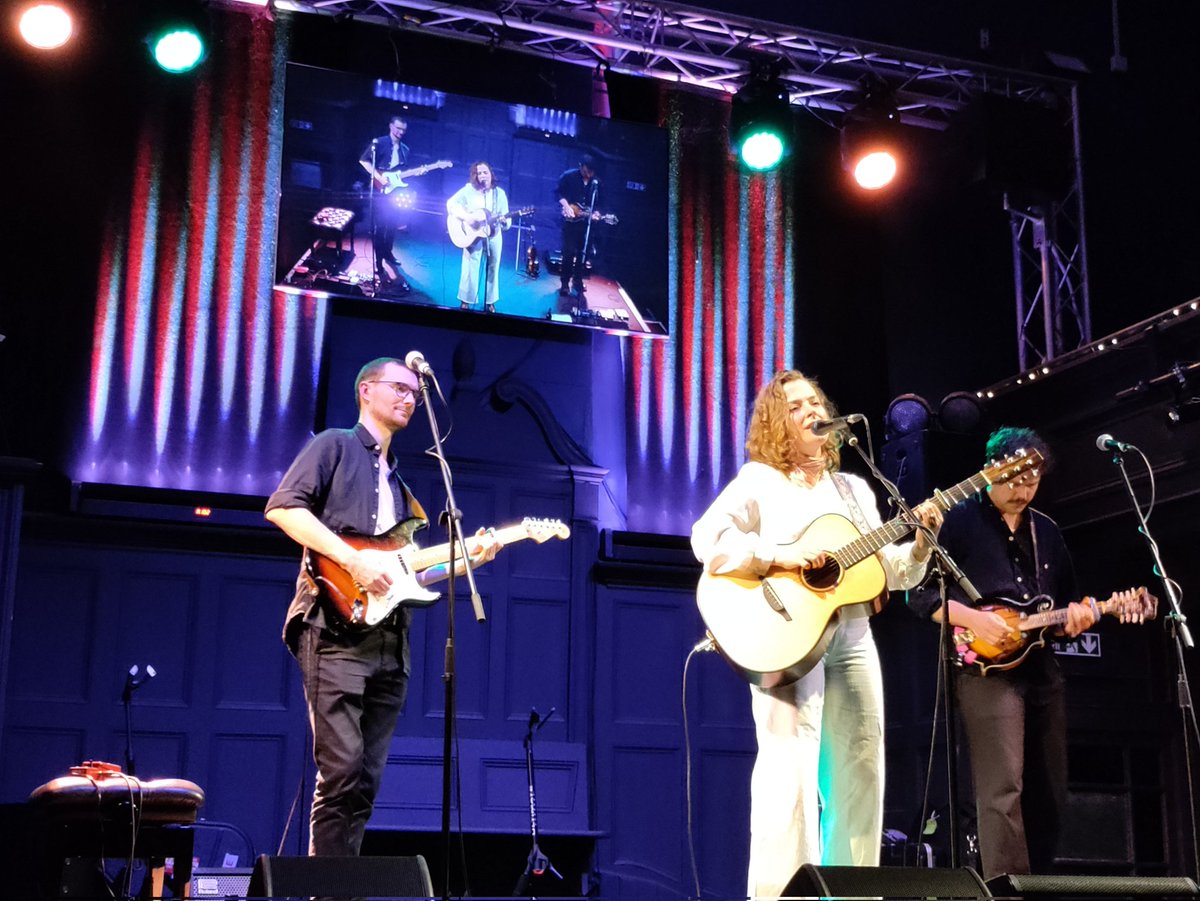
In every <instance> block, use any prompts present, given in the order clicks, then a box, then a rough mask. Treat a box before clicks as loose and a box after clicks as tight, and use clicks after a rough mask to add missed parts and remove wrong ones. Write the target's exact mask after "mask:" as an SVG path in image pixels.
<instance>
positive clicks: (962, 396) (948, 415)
mask: <svg viewBox="0 0 1200 901" xmlns="http://www.w3.org/2000/svg"><path fill="white" fill-rule="evenodd" d="M982 421H983V408H982V407H981V406H980V405H979V399H978V398H977V397H976V396H975V395H974V394H971V393H970V392H969V391H953V392H951V393H950V394H947V395H946V396H945V397H943V398H942V403H941V405H940V406H939V407H938V424H939V425H941V427H942V429H943V430H945V431H947V432H957V433H959V434H961V435H970V434H972V433H973V432H974V431H975V430H976V429H978V428H979V424H980V423H981V422H982Z"/></svg>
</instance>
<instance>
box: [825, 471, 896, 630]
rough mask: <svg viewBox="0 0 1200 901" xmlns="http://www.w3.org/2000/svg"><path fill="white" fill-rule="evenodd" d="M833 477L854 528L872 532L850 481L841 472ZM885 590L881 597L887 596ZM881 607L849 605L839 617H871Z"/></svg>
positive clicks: (868, 604) (862, 533)
mask: <svg viewBox="0 0 1200 901" xmlns="http://www.w3.org/2000/svg"><path fill="white" fill-rule="evenodd" d="M830 475H831V476H832V477H833V484H834V486H835V487H836V488H837V490H838V494H840V495H841V496H842V501H843V502H844V503H845V504H846V509H847V510H849V511H850V519H851V520H852V521H853V522H854V526H855V528H856V529H858V532H859V534H860V535H866V534H867V533H868V532H870V531H871V526H870V525H868V523H867V517H866V516H865V515H864V514H863V511H862V507H860V506H859V505H858V498H856V497H855V496H854V489H852V488H851V487H850V480H849V479H847V478H846V477H845V476H844V475H842V474H841V473H840V472H835V473H830ZM886 594H887V589H886V588H885V589H884V590H883V591H882V592H881V593H880V596H883V595H886ZM878 611H879V607H878V606H877V605H876V604H875V603H874V601H873V600H872V601H867V602H865V603H862V604H848V605H846V606H845V607H842V608H841V609H840V610H839V611H838V615H839V616H842V617H845V618H846V619H859V618H861V617H866V616H871V615H872V614H873V613H877V612H878Z"/></svg>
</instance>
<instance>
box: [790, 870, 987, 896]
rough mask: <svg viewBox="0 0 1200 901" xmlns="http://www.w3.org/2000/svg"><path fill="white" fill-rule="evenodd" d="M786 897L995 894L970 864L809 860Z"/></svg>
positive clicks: (794, 880)
mask: <svg viewBox="0 0 1200 901" xmlns="http://www.w3.org/2000/svg"><path fill="white" fill-rule="evenodd" d="M783 897H784V898H792V897H796V898H947V899H949V898H962V899H975V898H989V899H990V898H991V897H992V896H991V894H989V893H988V888H987V886H986V885H984V883H983V880H982V879H980V878H979V874H978V873H976V872H975V871H974V870H972V869H971V868H970V867H961V868H959V869H957V870H937V869H929V868H926V867H819V866H814V865H813V864H811V863H806V864H805V865H804V866H802V867H801V868H800V869H799V870H797V871H796V875H795V876H793V877H792V879H791V881H790V882H789V883H788V884H787V887H786V888H785V889H784V890H783Z"/></svg>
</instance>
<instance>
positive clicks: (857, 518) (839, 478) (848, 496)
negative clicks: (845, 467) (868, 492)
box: [832, 472, 871, 535]
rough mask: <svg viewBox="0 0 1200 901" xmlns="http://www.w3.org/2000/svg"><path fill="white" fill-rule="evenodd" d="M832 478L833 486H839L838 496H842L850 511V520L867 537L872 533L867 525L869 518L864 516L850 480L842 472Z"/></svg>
mask: <svg viewBox="0 0 1200 901" xmlns="http://www.w3.org/2000/svg"><path fill="white" fill-rule="evenodd" d="M832 476H833V484H834V485H835V486H837V490H838V494H840V495H841V496H842V500H843V501H844V502H845V504H846V508H847V509H848V510H849V511H850V519H851V520H853V521H854V525H855V527H856V528H857V529H858V531H859V533H860V534H862V535H866V534H867V533H868V532H870V531H871V527H870V526H869V525H867V518H866V516H864V515H863V511H862V507H860V506H859V505H858V499H857V498H855V496H854V489H852V488H851V487H850V482H849V480H848V479H847V478H846V477H845V476H844V475H842V474H841V473H840V472H835V473H832Z"/></svg>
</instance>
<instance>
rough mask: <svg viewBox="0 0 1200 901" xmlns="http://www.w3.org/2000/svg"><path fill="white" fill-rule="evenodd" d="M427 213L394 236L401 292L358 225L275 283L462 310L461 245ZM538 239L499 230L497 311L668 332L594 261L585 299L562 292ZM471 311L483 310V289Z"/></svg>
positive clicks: (321, 244)
mask: <svg viewBox="0 0 1200 901" xmlns="http://www.w3.org/2000/svg"><path fill="white" fill-rule="evenodd" d="M442 218H444V217H442ZM431 219H432V216H421V217H420V220H419V225H420V227H417V225H416V224H414V226H413V227H411V228H405V229H402V230H400V231H398V232H397V235H396V241H395V251H394V253H395V256H396V259H397V260H399V261H400V265H401V267H402V268H403V274H404V278H405V280H406V281H407V282H408V285H409V290H408V291H407V292H402V291H400V290H398V289H397V287H396V285H395V284H394V283H393V284H391V285H387V284H378V283H376V281H375V279H374V266H373V258H372V248H371V241H370V238H369V237H368V235H367V233H366V229H365V228H361V227H360V228H358V229H357V230H356V231H352V232H350V233H349V234H347V235H343V236H342V237H341V238H340V239H339V238H333V239H331V240H323V241H318V242H316V243H314V244H313V245H312V246H311V247H310V248H309V249H308V250H307V251H306V252H305V253H304V254H303V256H301V258H300V259H299V260H297V261H296V263H295V264H294V265H293V266H292V268H291V270H290V271H288V272H287V273H286V274H285V275H284V276H283V277H282V278H281V280H280V283H279V284H280V286H287V287H290V288H298V289H301V290H319V291H324V292H328V293H331V294H344V295H345V296H352V297H366V298H369V299H374V300H379V301H383V302H389V303H413V304H420V305H423V306H438V307H443V308H446V309H454V310H460V309H462V307H461V304H460V301H459V299H458V286H459V280H460V277H461V273H462V250H460V249H459V248H458V247H456V246H454V244H453V243H451V241H450V239H449V237H448V236H447V235H446V234H445V226H444V222H443V223H441V231H440V232H438V231H437V229H436V227H435V226H434V225H433V224H432V222H431V221H430V220H431ZM543 231H545V230H543ZM553 237H554V239H555V240H554V241H553V242H552V243H554V244H555V245H557V237H558V234H557V231H555V232H554V233H553ZM531 240H534V241H536V242H537V243H536V244H535V248H536V256H537V260H538V267H537V269H536V270H535V272H536V275H530V274H529V272H528V265H527V263H528V252H529V246H530V241H531ZM543 242H544V237H543V235H542V233H541V232H537V231H536V230H533V229H526V228H521V229H517V228H512V229H508V230H507V231H505V233H504V241H503V249H502V252H501V261H500V279H499V298H498V300H497V302H496V308H495V315H505V316H515V317H522V318H526V319H541V320H553V321H557V322H568V323H575V324H580V325H588V326H593V327H598V328H608V329H612V330H616V331H623V332H630V333H633V334H644V335H665V334H666V329H665V328H664V327H663V325H662V324H661V323H659V322H657V321H655V319H654V318H653V317H652V316H650V315H648V314H647V313H646V312H645V311H644V310H643V309H642V308H641V307H640V306H639V305H638V304H637V303H636V302H635V301H634V299H633V298H631V297H630V296H629V293H628V292H627V291H626V290H625V289H624V288H623V287H622V286H621V284H620V283H619V282H618V281H617V280H615V279H614V278H611V277H609V276H608V275H606V274H604V272H603V271H602V268H603V267H602V266H601V265H599V264H598V263H597V264H595V266H594V271H593V272H591V273H590V274H589V275H588V277H587V279H586V282H585V286H584V287H585V292H584V296H583V297H578V296H576V295H575V294H570V295H561V294H560V293H559V276H558V272H557V265H554V266H553V267H552V263H551V252H553V255H554V260H555V264H556V263H557V256H558V251H557V246H555V247H554V248H549V247H545V246H543ZM470 310H471V311H474V312H477V313H479V314H480V315H485V311H484V303H483V296H482V287H481V291H480V297H479V298H478V300H477V301H476V302H475V304H473V305H472V307H471V308H470ZM464 312H466V311H464Z"/></svg>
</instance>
